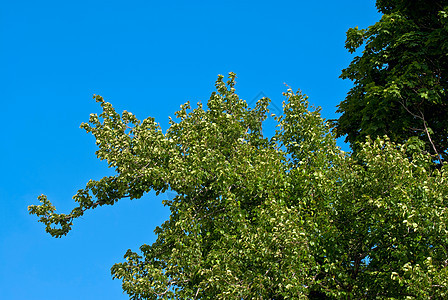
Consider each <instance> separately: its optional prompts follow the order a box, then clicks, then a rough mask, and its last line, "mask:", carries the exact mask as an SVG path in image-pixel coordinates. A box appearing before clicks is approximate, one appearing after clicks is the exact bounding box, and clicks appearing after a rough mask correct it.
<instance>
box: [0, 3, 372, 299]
mask: <svg viewBox="0 0 448 300" xmlns="http://www.w3.org/2000/svg"><path fill="white" fill-rule="evenodd" d="M379 18H380V15H379V14H378V13H377V11H376V9H375V6H374V1H373V0H361V1H354V0H341V1H329V0H321V1H298V0H295V1H292V0H291V1H282V0H278V1H260V0H259V1H244V0H238V1H219V2H218V1H150V0H147V1H133V0H129V1H97V0H90V1H84V0H78V1H47V0H41V1H21V0H15V1H6V0H5V1H1V9H0V109H1V112H2V116H1V121H0V122H1V127H0V133H1V137H2V142H1V147H0V162H1V165H2V170H1V172H0V299H12V300H14V299H20V300H21V299H26V300H52V299H58V300H60V299H84V300H89V299H95V300H101V299H111V300H115V299H117V300H118V299H128V297H127V295H126V294H123V292H122V289H121V282H120V281H118V280H112V279H111V276H110V267H111V266H112V265H113V264H114V263H117V262H121V261H123V255H124V254H125V252H126V250H127V249H129V248H130V249H133V250H137V249H138V247H139V246H140V245H142V244H145V243H146V244H150V243H152V242H154V241H155V235H154V233H153V230H154V228H155V227H156V226H158V225H160V224H161V223H162V222H163V221H164V220H166V219H167V217H168V215H169V211H168V209H167V208H164V207H163V206H162V204H161V201H162V200H163V199H164V197H161V196H159V197H155V195H153V194H149V195H146V196H144V197H143V198H142V199H139V200H133V201H130V200H129V199H123V200H121V201H120V202H118V203H117V204H116V205H114V206H108V207H106V206H103V207H100V208H97V209H95V210H93V211H89V212H88V213H86V214H85V215H84V216H83V217H82V218H81V219H78V220H76V221H75V223H74V227H73V230H72V231H71V232H70V233H69V234H68V235H67V236H65V237H63V238H60V239H55V238H52V237H51V236H50V235H48V234H46V233H45V230H44V225H43V224H41V223H38V222H37V217H35V216H31V215H29V214H28V212H27V206H28V205H31V204H38V201H37V196H38V195H40V194H46V195H47V196H48V198H49V200H50V201H52V202H53V204H55V206H56V208H57V209H58V212H64V213H68V212H69V211H70V210H71V209H72V208H73V207H74V202H73V200H72V196H73V195H74V194H75V193H76V191H77V190H78V189H81V188H83V187H84V186H85V184H86V183H87V181H88V180H89V179H100V178H102V177H103V176H107V175H111V174H113V172H112V170H110V169H108V168H107V165H106V164H105V163H104V162H101V161H99V160H98V159H97V158H96V156H95V153H94V152H95V150H96V146H95V140H94V138H93V137H92V136H91V135H89V134H86V133H85V132H84V131H83V130H82V129H79V125H80V124H81V122H85V121H88V118H89V114H90V113H100V109H99V106H98V104H97V103H95V101H94V100H93V99H92V95H93V94H100V95H102V96H103V97H104V98H105V99H106V101H108V102H111V103H112V104H113V105H114V107H115V108H116V109H117V111H118V112H122V111H123V110H128V111H130V112H132V113H134V114H136V115H137V117H138V118H139V119H144V118H146V117H148V116H152V117H155V118H156V121H158V122H160V124H161V126H162V128H163V130H166V129H167V125H168V116H174V112H175V111H177V110H178V109H179V106H180V105H181V104H183V103H185V102H186V101H191V102H192V103H193V104H195V103H197V102H198V101H202V102H206V101H207V99H208V98H209V96H210V93H211V92H212V91H213V90H214V82H215V80H216V78H217V75H218V74H224V75H226V74H227V73H228V72H230V71H232V72H235V73H236V74H237V76H238V78H237V86H236V89H237V93H238V94H239V95H240V97H241V98H242V99H245V100H247V101H248V102H250V103H252V104H253V101H254V100H255V98H256V97H257V96H267V97H269V98H271V99H272V103H273V105H274V110H275V107H281V103H282V101H283V100H284V97H283V96H282V92H284V91H285V90H286V87H285V85H284V83H286V84H288V85H289V86H290V87H292V88H293V89H294V90H297V89H301V90H302V92H303V93H305V94H307V95H308V96H309V97H310V98H309V101H310V102H311V103H313V104H315V105H317V106H321V107H322V114H323V116H324V117H325V118H329V119H331V118H335V117H337V115H336V114H335V111H336V105H337V104H338V103H339V102H340V101H341V100H343V99H344V98H345V95H346V93H347V91H348V90H349V88H350V87H351V83H350V82H347V81H343V80H341V79H339V78H338V77H339V75H340V73H341V70H342V69H343V68H345V67H347V66H348V64H349V63H350V61H351V60H352V59H353V55H350V54H349V53H348V51H347V50H346V49H344V42H345V32H346V31H347V29H348V28H350V27H355V26H359V27H360V28H365V27H367V26H369V25H372V24H373V23H374V22H376V21H377V20H379ZM340 144H341V146H343V144H342V142H341V143H340ZM343 147H345V149H348V147H347V146H343ZM167 197H170V195H167Z"/></svg>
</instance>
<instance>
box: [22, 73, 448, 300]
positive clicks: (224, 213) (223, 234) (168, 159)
mask: <svg viewBox="0 0 448 300" xmlns="http://www.w3.org/2000/svg"><path fill="white" fill-rule="evenodd" d="M234 84H235V75H234V74H232V73H231V74H230V76H229V80H228V81H227V83H225V82H223V77H222V76H220V77H219V78H218V80H217V82H216V87H217V92H215V93H213V94H212V95H211V97H210V99H209V100H208V102H207V108H206V109H205V108H204V107H203V106H202V105H201V104H200V103H199V104H198V107H197V108H195V109H190V105H189V104H188V103H187V104H185V105H183V106H182V108H181V110H180V111H178V112H177V113H176V116H177V118H178V119H177V121H175V120H172V121H171V122H170V125H171V126H170V128H169V129H168V131H167V132H166V133H165V134H164V133H162V131H161V129H160V128H159V127H158V125H157V124H156V123H155V122H154V119H152V118H148V119H145V120H143V121H139V120H137V119H136V117H135V116H134V115H132V114H131V113H129V112H126V111H125V112H123V113H122V114H121V115H120V114H118V113H116V112H115V110H114V109H113V107H112V106H111V104H109V103H107V102H105V101H104V100H103V98H102V97H100V96H96V97H95V99H96V101H97V102H99V103H100V104H101V106H102V108H103V113H102V114H101V115H100V116H97V115H94V114H93V115H91V118H90V124H83V125H82V127H83V128H84V129H86V130H87V131H88V132H91V133H92V134H93V135H94V136H95V137H96V140H97V144H98V146H99V150H98V151H97V155H98V157H99V158H101V159H105V160H107V162H108V163H109V166H110V167H113V168H115V170H116V172H117V175H116V176H112V177H105V178H103V179H101V180H99V181H90V182H89V183H87V186H86V188H85V189H82V190H80V191H79V192H78V193H77V194H76V195H75V196H74V199H75V201H76V202H78V207H76V208H75V209H73V211H72V212H71V213H70V214H57V213H55V209H54V207H53V206H52V205H51V203H50V202H49V201H48V200H47V199H46V198H45V196H41V197H40V200H41V202H42V204H41V205H40V206H31V207H30V210H31V213H33V214H36V215H38V216H40V221H41V222H43V223H45V224H46V225H47V231H48V232H49V233H50V234H52V235H53V236H56V237H60V236H62V235H64V234H66V233H67V232H68V231H69V230H70V228H71V225H72V221H73V220H74V219H75V218H77V217H79V216H81V215H83V213H84V212H85V211H86V210H87V209H93V208H95V207H97V206H101V205H104V204H114V203H115V202H116V201H118V200H120V199H121V198H125V197H130V198H131V199H134V198H140V197H141V196H142V195H143V194H144V193H145V192H148V191H149V190H155V191H157V192H164V191H166V190H168V189H170V190H171V191H173V192H175V193H176V194H177V196H176V197H175V198H174V199H172V200H165V202H164V203H165V205H167V206H169V208H170V210H171V216H170V218H169V220H167V221H166V222H165V223H164V224H163V225H162V226H161V227H160V228H156V230H155V232H156V234H157V237H158V238H157V241H156V242H155V243H154V244H152V245H143V246H142V247H141V248H140V250H141V252H140V253H136V252H133V251H131V250H129V251H128V252H127V253H126V255H125V258H126V262H123V263H118V264H116V265H114V266H113V267H112V274H113V277H114V278H119V279H121V280H122V281H123V289H124V290H125V291H126V292H127V293H128V294H129V295H130V296H131V299H195V298H197V299H286V298H307V297H310V298H312V297H313V295H321V296H322V295H327V296H328V297H334V298H340V297H345V296H348V297H354V298H360V297H369V298H370V297H381V296H384V297H394V298H402V297H405V296H413V297H416V298H422V297H423V298H425V297H429V296H437V297H438V296H440V297H442V296H444V295H447V292H448V290H447V284H448V282H447V278H448V273H447V271H448V268H447V259H448V254H447V249H448V235H447V233H448V232H447V225H446V224H448V215H447V208H446V207H447V204H448V198H447V195H448V184H447V182H448V181H447V180H448V178H447V176H448V173H447V168H446V167H443V168H442V169H441V170H438V169H435V168H433V163H432V162H431V159H430V157H429V156H427V155H425V154H422V153H417V154H414V155H413V157H412V158H409V157H408V154H407V151H406V145H397V144H394V143H392V142H390V141H389V140H387V139H377V140H374V141H368V142H367V143H365V144H363V145H362V146H361V149H360V151H359V154H358V155H357V156H356V159H355V158H354V157H351V156H350V155H348V154H347V153H344V152H342V151H341V150H340V149H339V148H338V147H337V146H336V142H335V137H334V135H333V134H332V133H331V131H330V129H329V128H330V127H329V125H328V124H327V123H326V122H325V121H324V120H323V119H322V118H321V116H320V114H319V110H318V109H317V110H314V109H310V108H309V105H308V102H307V100H306V97H304V96H302V95H301V94H300V93H293V92H292V90H288V91H287V92H286V93H285V96H286V101H285V102H284V112H283V115H281V116H277V117H276V120H277V121H278V124H279V127H278V130H277V132H276V134H275V135H274V136H273V137H271V138H266V137H264V136H263V133H262V123H263V120H265V119H266V118H267V116H268V114H269V112H268V103H269V100H268V99H266V98H263V99H261V100H259V101H258V103H257V105H256V107H255V108H254V109H250V108H248V107H247V104H246V102H244V101H243V100H241V99H240V98H239V97H238V95H237V94H236V93H235V88H234ZM53 225H59V226H56V227H54V226H53Z"/></svg>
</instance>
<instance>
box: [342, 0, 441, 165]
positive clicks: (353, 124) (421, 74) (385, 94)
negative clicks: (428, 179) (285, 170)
mask: <svg viewBox="0 0 448 300" xmlns="http://www.w3.org/2000/svg"><path fill="white" fill-rule="evenodd" d="M377 7H378V9H379V11H380V12H382V13H384V15H383V16H382V18H381V20H380V21H379V22H377V23H375V24H374V25H372V26H370V27H368V28H367V29H358V27H355V28H351V29H349V30H348V31H347V41H346V48H347V49H348V50H349V51H350V53H354V52H355V51H356V50H357V49H359V48H360V47H361V46H362V45H364V46H365V48H364V50H363V52H362V55H361V56H356V57H355V58H354V59H353V61H352V62H351V64H350V65H349V67H348V68H346V69H345V70H343V71H342V75H341V78H343V79H350V80H352V81H353V82H354V87H353V88H352V89H351V90H350V92H349V93H348V95H347V97H346V99H345V100H344V101H342V102H341V103H340V105H339V109H338V112H340V113H342V115H341V116H340V118H339V119H338V120H337V121H336V122H335V125H336V128H337V134H338V136H343V135H347V137H346V141H348V142H350V143H351V145H352V148H353V149H354V150H355V151H357V149H359V146H358V143H360V142H364V141H365V136H367V135H370V136H372V137H377V136H383V135H388V136H389V137H390V138H391V140H392V141H395V142H399V143H405V142H406V141H407V140H408V139H409V138H410V137H418V138H419V139H420V140H422V141H424V142H425V144H426V145H425V150H426V151H427V152H430V153H431V154H433V155H434V158H435V160H444V159H446V158H447V157H448V152H447V151H448V140H447V138H448V118H447V116H448V104H447V100H446V99H447V91H448V81H447V77H448V56H447V53H448V1H446V0H437V1H423V0H413V1H408V0H378V1H377Z"/></svg>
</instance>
